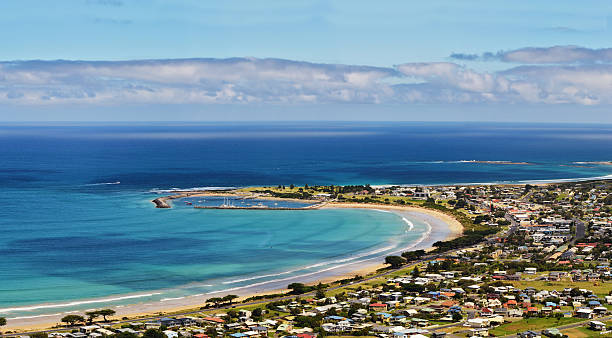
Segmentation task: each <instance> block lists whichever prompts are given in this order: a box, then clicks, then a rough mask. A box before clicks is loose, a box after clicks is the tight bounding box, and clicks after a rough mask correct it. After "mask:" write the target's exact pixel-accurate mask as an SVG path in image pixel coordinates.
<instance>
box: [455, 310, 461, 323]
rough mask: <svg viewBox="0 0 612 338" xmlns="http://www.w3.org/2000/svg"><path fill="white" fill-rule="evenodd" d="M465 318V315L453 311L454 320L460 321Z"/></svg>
mask: <svg viewBox="0 0 612 338" xmlns="http://www.w3.org/2000/svg"><path fill="white" fill-rule="evenodd" d="M462 319H463V316H462V315H461V313H459V312H453V322H459V321H461V320H462Z"/></svg>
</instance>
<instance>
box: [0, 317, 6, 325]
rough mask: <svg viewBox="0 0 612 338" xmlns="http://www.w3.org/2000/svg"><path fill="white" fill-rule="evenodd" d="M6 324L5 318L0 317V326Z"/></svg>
mask: <svg viewBox="0 0 612 338" xmlns="http://www.w3.org/2000/svg"><path fill="white" fill-rule="evenodd" d="M4 325H6V318H4V317H0V326H4Z"/></svg>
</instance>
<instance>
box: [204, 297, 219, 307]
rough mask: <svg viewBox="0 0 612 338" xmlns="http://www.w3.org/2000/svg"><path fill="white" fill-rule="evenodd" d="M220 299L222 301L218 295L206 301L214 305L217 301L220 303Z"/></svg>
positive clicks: (217, 303)
mask: <svg viewBox="0 0 612 338" xmlns="http://www.w3.org/2000/svg"><path fill="white" fill-rule="evenodd" d="M222 301H223V299H221V298H220V297H213V298H208V299H207V300H206V302H207V303H213V304H215V307H217V306H219V303H221V302H222Z"/></svg>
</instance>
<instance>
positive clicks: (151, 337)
mask: <svg viewBox="0 0 612 338" xmlns="http://www.w3.org/2000/svg"><path fill="white" fill-rule="evenodd" d="M142 336H143V337H144V338H167V337H166V334H165V333H164V332H163V331H162V330H158V329H148V330H146V331H145V332H144V334H143V335H142Z"/></svg>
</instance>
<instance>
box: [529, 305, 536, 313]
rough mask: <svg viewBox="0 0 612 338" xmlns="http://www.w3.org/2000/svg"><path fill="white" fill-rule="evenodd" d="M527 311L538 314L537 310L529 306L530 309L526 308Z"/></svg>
mask: <svg viewBox="0 0 612 338" xmlns="http://www.w3.org/2000/svg"><path fill="white" fill-rule="evenodd" d="M527 311H528V312H538V308H537V307H534V306H530V307H528V308H527Z"/></svg>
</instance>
